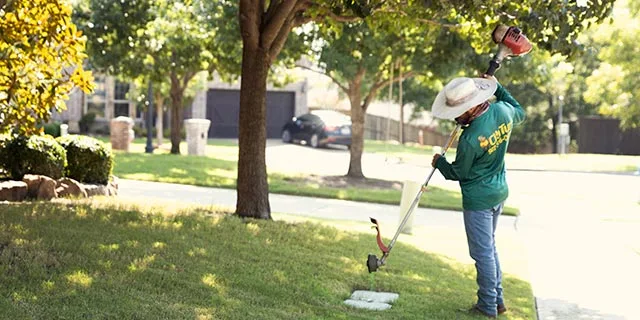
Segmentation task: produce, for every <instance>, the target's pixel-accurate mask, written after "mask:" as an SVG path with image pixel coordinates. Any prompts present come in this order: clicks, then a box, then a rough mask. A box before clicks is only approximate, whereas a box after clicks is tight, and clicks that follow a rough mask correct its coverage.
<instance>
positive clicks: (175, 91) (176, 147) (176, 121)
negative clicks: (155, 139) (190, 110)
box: [170, 76, 184, 154]
mask: <svg viewBox="0 0 640 320" xmlns="http://www.w3.org/2000/svg"><path fill="white" fill-rule="evenodd" d="M183 94H184V88H183V87H181V86H180V80H179V79H178V78H177V77H175V76H172V77H171V93H170V95H171V153H172V154H180V142H181V141H182V134H181V131H182V118H183V114H182V96H183Z"/></svg>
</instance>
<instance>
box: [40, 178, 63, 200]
mask: <svg viewBox="0 0 640 320" xmlns="http://www.w3.org/2000/svg"><path fill="white" fill-rule="evenodd" d="M40 181H42V182H41V183H40V188H38V193H37V195H36V198H37V199H38V200H51V199H53V198H57V197H58V193H57V192H56V181H55V180H53V179H51V178H49V177H46V176H41V177H40Z"/></svg>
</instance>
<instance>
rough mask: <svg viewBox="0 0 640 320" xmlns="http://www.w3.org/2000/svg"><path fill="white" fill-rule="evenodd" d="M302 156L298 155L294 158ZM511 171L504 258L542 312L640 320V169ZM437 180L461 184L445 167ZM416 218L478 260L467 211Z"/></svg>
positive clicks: (389, 219)
mask: <svg viewBox="0 0 640 320" xmlns="http://www.w3.org/2000/svg"><path fill="white" fill-rule="evenodd" d="M293 157H295V159H296V161H291V159H292V158H293ZM348 157H349V153H348V151H347V150H334V149H322V150H314V149H311V148H306V147H301V146H295V145H282V144H279V143H277V142H271V143H270V144H269V146H268V148H267V164H268V167H269V169H270V170H273V171H280V172H289V173H301V172H305V171H306V172H307V173H313V174H327V175H342V174H344V173H345V172H346V168H347V167H348V159H349V158H348ZM363 170H364V172H365V175H367V176H368V177H371V178H380V179H393V180H400V181H402V180H405V179H418V180H420V179H421V177H424V176H426V174H427V173H428V171H429V168H428V167H416V166H409V165H405V164H401V163H393V162H387V161H385V159H384V156H382V155H371V154H365V156H364V158H363ZM508 179H509V184H510V189H511V196H510V198H509V201H508V204H509V205H512V206H517V207H519V208H520V209H521V211H522V214H521V217H520V218H518V219H517V221H516V219H514V218H511V217H503V218H502V219H501V221H500V227H499V234H498V237H499V239H498V240H499V244H498V245H499V249H500V250H501V254H502V256H505V257H506V256H507V255H510V257H508V258H506V259H507V260H508V261H507V264H508V265H507V266H504V267H505V268H504V269H505V270H508V271H513V272H512V273H516V274H518V275H519V276H522V277H524V278H526V279H529V280H530V281H531V283H532V286H533V289H534V294H535V296H536V298H537V304H538V308H539V310H538V311H539V315H540V318H541V319H549V320H552V319H554V320H555V319H640V309H638V308H637V307H636V305H635V303H636V302H637V299H638V297H639V296H640V272H638V271H639V270H640V233H639V232H638V230H640V205H638V203H637V202H638V201H639V200H640V177H639V176H634V175H616V174H588V173H564V172H541V171H540V172H539V171H509V173H508ZM431 185H438V186H442V187H446V188H451V189H456V188H457V184H456V183H455V182H450V181H445V180H444V179H443V178H442V176H441V175H439V174H436V175H435V176H434V178H433V179H432V182H431ZM121 196H122V197H124V198H130V197H145V198H149V199H157V200H158V201H161V200H165V201H166V200H169V199H179V200H180V201H187V202H193V203H198V204H203V205H210V204H217V205H222V206H228V207H235V201H236V197H235V190H219V189H208V188H199V187H193V186H176V185H166V184H152V183H147V182H137V181H129V180H123V181H122V182H121ZM270 201H271V207H272V211H273V212H275V213H286V214H297V215H304V216H310V217H321V218H323V219H330V220H349V221H357V222H362V223H363V224H362V225H363V226H366V223H367V221H368V217H369V216H373V217H376V218H378V219H379V220H380V221H381V224H382V225H383V226H385V227H386V228H383V232H385V231H386V233H385V235H386V236H389V237H391V236H392V233H393V231H395V227H396V225H397V222H398V211H399V209H398V207H397V206H385V205H378V204H366V203H354V202H348V201H340V200H330V199H315V198H305V197H289V196H283V195H270ZM275 216H276V218H277V217H278V216H277V214H276V215H275ZM414 225H415V229H414V236H402V237H401V241H402V239H406V240H411V239H413V238H412V237H422V238H421V239H420V240H421V241H418V242H420V243H423V244H424V245H423V246H422V247H423V248H424V249H425V250H431V251H433V250H436V251H437V250H442V249H438V248H440V247H441V246H433V245H431V246H430V243H434V242H436V241H446V243H448V244H449V245H448V246H447V247H446V249H445V250H443V251H444V252H438V253H441V254H444V255H447V256H450V257H452V258H455V259H456V260H459V261H462V262H464V263H471V260H470V259H469V258H468V256H467V255H466V243H465V242H464V230H463V228H462V219H461V215H460V214H459V213H457V212H447V211H440V210H428V209H419V210H417V211H416V214H415V220H414ZM516 226H517V228H516ZM367 229H368V227H363V228H362V230H363V231H364V232H367V231H366V230H367ZM389 229H391V230H389ZM369 232H370V230H369ZM387 233H390V234H387Z"/></svg>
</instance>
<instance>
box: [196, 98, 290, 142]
mask: <svg viewBox="0 0 640 320" xmlns="http://www.w3.org/2000/svg"><path fill="white" fill-rule="evenodd" d="M294 107H295V93H294V92H277V91H269V92H267V138H279V137H280V130H281V129H282V126H283V125H284V124H285V123H286V122H287V121H289V120H290V119H291V117H293V114H294ZM239 113H240V90H221V89H210V90H209V91H208V92H207V119H209V120H211V126H210V127H209V138H237V137H238V115H239Z"/></svg>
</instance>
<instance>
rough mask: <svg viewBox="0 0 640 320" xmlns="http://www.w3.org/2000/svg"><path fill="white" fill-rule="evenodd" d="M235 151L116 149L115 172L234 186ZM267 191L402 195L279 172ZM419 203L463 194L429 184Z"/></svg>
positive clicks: (345, 196) (444, 205)
mask: <svg viewBox="0 0 640 320" xmlns="http://www.w3.org/2000/svg"><path fill="white" fill-rule="evenodd" d="M215 150H218V151H217V152H216V151H215ZM234 150H236V151H237V149H236V148H235V147H230V146H221V147H220V146H215V147H211V146H210V150H208V152H207V154H208V156H207V157H186V156H177V155H171V154H145V153H138V152H129V153H124V152H116V164H115V168H114V174H115V175H116V176H118V177H120V178H125V179H134V180H145V181H157V182H168V183H178V184H190V185H197V186H205V187H216V188H230V189H234V188H235V187H236V177H237V164H236V162H235V161H234V160H223V159H230V158H232V157H233V156H234V153H233V152H234ZM218 157H219V158H218ZM269 192H271V193H279V194H289V195H299V196H311V197H320V198H331V199H342V200H352V201H363V202H372V203H383V204H399V203H400V198H401V195H402V191H401V190H395V189H370V188H355V187H349V188H331V187H326V186H321V185H319V184H317V183H314V182H308V181H307V180H305V179H304V178H303V177H301V176H291V175H284V174H279V173H270V174H269ZM420 206H421V207H424V208H437V209H445V210H461V208H462V197H461V194H460V192H459V191H451V190H446V189H442V188H438V187H435V186H432V187H431V186H430V187H429V189H428V192H427V193H425V195H423V196H422V198H421V199H420ZM518 213H519V210H518V209H517V208H513V207H506V208H505V211H504V214H506V215H517V214H518Z"/></svg>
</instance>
